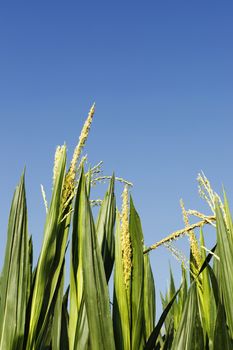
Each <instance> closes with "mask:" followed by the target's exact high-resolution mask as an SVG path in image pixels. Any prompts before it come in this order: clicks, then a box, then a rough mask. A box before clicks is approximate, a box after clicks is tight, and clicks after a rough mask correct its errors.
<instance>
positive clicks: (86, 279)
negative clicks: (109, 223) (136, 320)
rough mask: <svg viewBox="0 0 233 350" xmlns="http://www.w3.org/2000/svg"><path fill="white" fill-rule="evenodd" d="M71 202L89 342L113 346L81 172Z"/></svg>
mask: <svg viewBox="0 0 233 350" xmlns="http://www.w3.org/2000/svg"><path fill="white" fill-rule="evenodd" d="M75 205H76V210H75V212H74V215H76V214H78V222H77V226H76V227H75V226H74V231H75V230H76V235H77V238H76V239H77V240H78V244H80V245H82V254H81V256H80V258H81V259H82V269H83V291H84V302H85V307H86V313H87V320H88V326H89V331H90V345H91V348H92V349H96V350H98V349H101V350H104V349H106V350H107V349H108V350H111V349H115V344H114V337H113V327H112V320H111V314H110V302H109V294H108V287H107V281H106V277H105V271H104V265H103V260H102V256H101V252H100V248H99V245H98V242H97V236H96V232H95V226H94V220H93V217H92V213H91V208H90V204H89V200H88V197H87V190H86V181H85V177H84V175H83V173H82V175H81V178H80V181H79V189H78V191H77V196H76V203H75Z"/></svg>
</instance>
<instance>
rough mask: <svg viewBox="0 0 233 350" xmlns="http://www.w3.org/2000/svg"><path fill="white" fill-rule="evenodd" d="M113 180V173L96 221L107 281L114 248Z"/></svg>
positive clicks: (114, 211)
mask: <svg viewBox="0 0 233 350" xmlns="http://www.w3.org/2000/svg"><path fill="white" fill-rule="evenodd" d="M114 181H115V178H114V175H113V177H112V179H111V181H110V184H109V188H108V191H107V192H106V194H105V197H104V200H103V202H102V204H101V207H100V211H99V215H98V219H97V223H96V234H97V237H98V242H99V246H100V249H101V253H102V257H103V261H104V269H105V274H106V279H107V281H109V278H110V276H111V273H112V269H113V263H114V250H115V248H114V242H115V241H114V240H115V239H114V226H115V220H116V199H115V195H114Z"/></svg>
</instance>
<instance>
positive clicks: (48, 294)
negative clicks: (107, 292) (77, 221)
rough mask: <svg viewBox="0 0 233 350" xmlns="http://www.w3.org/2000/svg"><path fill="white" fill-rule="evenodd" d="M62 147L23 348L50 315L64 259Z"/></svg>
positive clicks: (65, 223) (65, 228)
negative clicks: (26, 339) (25, 342)
mask: <svg viewBox="0 0 233 350" xmlns="http://www.w3.org/2000/svg"><path fill="white" fill-rule="evenodd" d="M65 165H66V150H65V148H63V150H62V154H61V156H60V160H59V164H58V168H57V176H56V180H55V184H54V188H53V194H52V200H51V204H50V208H49V211H48V214H47V218H46V224H45V229H44V239H43V245H42V249H41V253H40V257H39V260H38V264H37V268H36V275H35V283H34V288H33V294H32V301H31V310H30V314H31V317H30V323H29V332H28V341H27V349H28V350H31V349H32V348H33V346H34V345H33V344H35V343H36V342H37V336H38V335H39V334H40V330H41V329H42V328H43V327H44V324H45V323H46V322H47V318H48V321H49V320H50V319H51V315H50V314H49V310H51V309H50V305H51V304H52V302H54V295H55V292H56V290H57V284H58V280H59V278H60V273H61V269H62V266H63V263H64V257H65V251H66V244H67V236H68V230H69V220H70V218H69V217H67V219H66V220H63V221H62V219H63V215H64V213H63V211H62V207H61V203H63V199H62V193H63V183H64V179H65Z"/></svg>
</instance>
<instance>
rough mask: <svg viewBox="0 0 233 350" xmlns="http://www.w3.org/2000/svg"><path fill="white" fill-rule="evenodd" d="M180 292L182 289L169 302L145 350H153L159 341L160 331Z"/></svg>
mask: <svg viewBox="0 0 233 350" xmlns="http://www.w3.org/2000/svg"><path fill="white" fill-rule="evenodd" d="M179 291H180V288H179V289H178V291H177V292H176V293H175V294H174V295H173V297H172V299H171V300H170V301H169V303H168V304H167V305H166V307H165V309H164V310H163V313H162V315H161V316H160V318H159V321H158V323H157V325H156V327H155V328H154V329H153V332H152V333H151V335H150V337H149V339H148V341H147V342H146V345H145V347H144V350H153V349H154V347H155V345H156V342H157V339H158V337H159V334H160V330H161V328H162V326H163V323H164V322H165V320H166V317H167V316H168V314H169V311H170V310H171V308H172V305H173V303H174V301H175V300H176V297H177V294H178V293H179Z"/></svg>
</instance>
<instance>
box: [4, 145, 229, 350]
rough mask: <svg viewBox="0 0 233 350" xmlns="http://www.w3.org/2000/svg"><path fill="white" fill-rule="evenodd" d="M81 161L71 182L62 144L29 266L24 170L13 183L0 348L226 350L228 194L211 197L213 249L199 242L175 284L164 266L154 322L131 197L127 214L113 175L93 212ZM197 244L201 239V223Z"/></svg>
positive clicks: (148, 275)
mask: <svg viewBox="0 0 233 350" xmlns="http://www.w3.org/2000/svg"><path fill="white" fill-rule="evenodd" d="M76 153H77V152H76ZM78 169H79V170H78V171H77V174H76V175H77V180H78V181H77V188H76V187H75V186H76V182H75V181H74V174H73V173H71V170H70V168H69V170H68V171H67V164H66V148H65V147H64V146H63V147H61V148H59V156H58V157H57V159H56V169H55V170H56V172H55V176H54V183H53V190H52V196H51V202H50V205H49V207H48V211H47V215H46V222H45V227H44V238H43V243H42V248H41V252H40V255H39V259H38V261H37V263H35V262H34V264H35V266H34V269H33V244H32V238H31V237H30V238H29V236H28V228H27V205H26V194H25V180H24V175H23V176H22V177H21V179H20V182H19V185H18V186H17V188H16V191H15V194H14V197H13V200H12V205H11V210H10V216H9V222H8V232H7V244H6V250H5V259H4V264H3V268H2V273H1V278H0V350H8V349H9V350H31V349H33V350H39V349H40V350H42V349H44V350H45V349H47V350H48V349H54V350H64V349H69V350H102V349H103V350H104V349H106V350H115V349H117V350H149V349H151V350H153V349H156V350H158V349H161V350H162V349H163V350H165V349H171V350H179V349H181V350H194V349H195V350H198V349H200V350H202V349H210V350H212V349H213V350H217V349H232V348H233V306H232V305H233V304H232V291H233V274H232V269H233V224H232V218H231V214H230V209H229V205H228V202H227V199H226V195H225V194H224V198H225V201H224V206H223V205H221V203H220V202H219V199H218V198H217V199H216V203H215V213H216V241H217V248H216V249H215V248H214V249H213V250H212V252H210V254H209V255H208V256H206V252H205V250H200V259H201V264H202V266H201V267H200V266H195V269H192V273H191V276H189V273H187V271H186V269H185V267H184V265H183V264H182V265H181V272H182V281H181V286H180V288H179V289H178V290H177V289H176V286H175V281H174V278H173V274H172V271H170V285H169V288H168V291H167V293H166V294H165V296H162V295H161V299H162V305H163V312H162V315H161V316H160V317H158V322H157V324H156V322H155V310H156V305H155V284H154V278H153V274H152V269H151V264H150V259H149V254H145V250H147V249H146V248H145V246H144V237H143V231H142V226H141V221H140V218H139V215H138V213H137V211H136V209H135V206H134V203H133V200H132V198H131V197H130V201H129V203H128V209H129V213H128V214H127V215H128V217H126V216H124V218H123V215H122V213H120V212H119V211H118V209H117V208H116V198H115V193H114V187H115V177H114V176H112V178H111V179H110V183H109V187H108V189H107V192H106V194H105V196H104V199H103V201H102V202H101V206H100V208H99V212H98V215H97V216H96V220H95V219H94V218H95V215H93V212H92V206H91V200H90V196H91V191H92V186H91V184H92V176H93V174H92V171H91V170H89V171H88V172H87V173H85V170H84V168H83V166H80V167H79V168H78ZM70 179H71V180H72V182H70V183H69V182H68V181H70ZM121 181H122V179H121ZM74 184H75V186H73V185H74ZM72 186H73V187H72ZM67 193H68V194H69V196H68V198H67V197H65V194H67ZM124 193H125V194H127V191H125V192H124ZM124 205H125V206H127V200H126V201H125V204H124ZM126 209H127V208H126ZM126 212H127V211H126ZM124 215H126V214H124ZM123 220H124V225H123ZM203 222H204V221H203ZM203 222H202V223H203ZM127 225H128V226H127ZM123 226H124V229H123ZM70 227H71V228H72V230H70ZM196 227H200V226H198V225H197V226H196ZM70 231H71V232H70ZM69 234H70V235H71V239H70V244H69ZM124 234H125V235H127V234H128V236H125V237H123V235H124ZM126 238H127V239H128V241H127V240H126ZM165 241H166V240H165ZM126 243H127V246H124V244H126ZM200 246H201V247H203V246H205V242H204V233H203V229H202V228H201V230H200ZM150 250H151V249H150ZM123 252H124V254H123ZM127 254H128V255H127ZM213 254H215V257H214V258H213ZM69 255H70V271H69V277H68V278H67V279H68V282H67V281H66V279H65V271H66V267H65V264H66V259H67V257H68V256H69ZM212 263H213V264H212ZM188 277H190V278H189V280H188ZM112 283H113V288H112V287H111V284H112ZM64 287H66V292H64ZM111 290H113V297H112V296H111V294H110V292H111ZM111 299H112V300H111Z"/></svg>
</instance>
